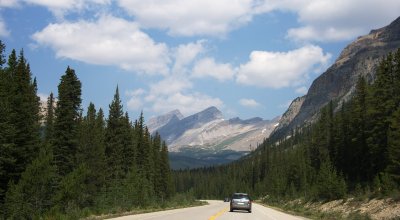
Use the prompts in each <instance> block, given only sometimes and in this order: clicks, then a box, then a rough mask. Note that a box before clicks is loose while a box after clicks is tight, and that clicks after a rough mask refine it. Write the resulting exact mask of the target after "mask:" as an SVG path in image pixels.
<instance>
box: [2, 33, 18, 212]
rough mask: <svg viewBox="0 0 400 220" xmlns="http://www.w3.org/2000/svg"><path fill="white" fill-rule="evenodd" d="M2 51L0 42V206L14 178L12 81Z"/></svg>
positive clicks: (14, 134) (3, 47)
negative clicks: (9, 183)
mask: <svg viewBox="0 0 400 220" xmlns="http://www.w3.org/2000/svg"><path fill="white" fill-rule="evenodd" d="M4 49H5V46H4V44H3V43H2V42H1V41H0V64H1V65H0V152H1V153H0V204H2V203H3V200H4V196H5V192H6V191H7V185H8V182H9V181H10V180H11V179H13V178H15V172H14V167H15V162H16V159H15V153H14V151H15V148H16V147H15V141H14V140H15V136H16V128H15V125H14V124H13V123H12V120H11V118H12V114H13V109H12V108H11V106H12V105H11V101H12V98H13V95H12V93H11V91H12V90H13V87H12V86H13V81H12V78H11V74H10V72H11V71H10V68H9V67H6V68H3V64H4V63H5V60H4V54H3V52H4ZM14 55H15V51H14ZM11 59H15V61H16V56H15V57H12V56H11V55H10V58H9V61H11ZM0 214H1V211H0Z"/></svg>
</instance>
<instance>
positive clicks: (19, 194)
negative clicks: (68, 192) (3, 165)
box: [5, 148, 56, 219]
mask: <svg viewBox="0 0 400 220" xmlns="http://www.w3.org/2000/svg"><path fill="white" fill-rule="evenodd" d="M55 182H56V167H55V166H54V165H53V154H52V151H51V150H50V149H49V148H43V149H42V150H41V151H40V153H39V156H38V157H37V158H36V159H35V160H34V161H33V162H32V163H31V164H30V165H28V167H27V168H26V170H25V171H24V172H23V173H22V175H21V179H20V181H19V182H18V183H17V184H12V185H11V187H10V189H9V190H8V191H7V195H6V203H5V207H6V213H5V216H7V219H33V218H39V217H40V216H42V215H43V214H44V213H45V212H46V211H48V210H49V209H50V208H51V207H52V206H53V205H54V201H53V195H54V193H55Z"/></svg>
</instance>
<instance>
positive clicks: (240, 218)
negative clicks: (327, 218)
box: [113, 200, 306, 220]
mask: <svg viewBox="0 0 400 220" xmlns="http://www.w3.org/2000/svg"><path fill="white" fill-rule="evenodd" d="M207 202H208V203H209V205H205V206H198V207H191V208H183V209H175V210H168V211H160V212H152V213H146V214H139V215H130V216H123V217H118V218H113V219H114V220H139V219H140V220H279V219H284V220H300V219H306V218H303V217H298V216H293V215H289V214H286V213H283V212H279V211H277V210H274V209H271V208H267V207H264V206H261V205H259V204H255V203H253V207H252V213H248V212H247V211H234V212H229V202H223V201H215V200H207Z"/></svg>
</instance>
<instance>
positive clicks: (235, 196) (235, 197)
mask: <svg viewBox="0 0 400 220" xmlns="http://www.w3.org/2000/svg"><path fill="white" fill-rule="evenodd" d="M232 198H233V199H248V200H250V198H249V196H248V195H246V194H233V197H232Z"/></svg>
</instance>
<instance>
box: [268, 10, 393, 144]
mask: <svg viewBox="0 0 400 220" xmlns="http://www.w3.org/2000/svg"><path fill="white" fill-rule="evenodd" d="M399 47H400V17H399V18H397V19H396V20H394V21H393V22H391V23H390V24H389V25H387V26H385V27H382V28H379V29H376V30H371V31H370V33H369V34H367V35H364V36H361V37H358V38H357V39H356V40H354V41H353V42H352V43H350V44H349V45H347V46H346V47H345V48H344V49H343V50H342V52H341V53H340V55H339V57H338V58H337V59H336V60H335V63H334V64H332V65H331V66H330V67H329V68H328V69H327V70H326V71H325V72H324V73H322V74H321V75H320V76H319V77H317V78H316V79H315V80H314V81H313V83H312V84H311V86H310V88H309V90H308V92H307V94H306V95H305V96H304V100H303V102H302V103H301V105H300V108H299V109H298V111H297V114H295V116H294V117H293V115H292V116H291V120H287V119H288V118H285V117H282V119H281V120H286V121H285V123H282V122H283V121H280V124H285V125H280V126H278V127H277V129H275V130H274V132H273V134H272V136H274V137H277V136H280V137H282V136H284V135H288V133H289V132H290V131H291V130H292V129H296V128H297V127H299V126H302V125H304V124H307V123H312V122H313V121H315V119H316V118H317V117H318V112H319V110H320V109H321V108H322V107H323V106H325V105H326V104H328V103H329V102H330V101H335V102H337V103H343V102H346V101H347V100H349V98H350V97H351V96H352V95H353V92H354V89H355V85H356V82H357V80H358V77H359V76H362V77H365V79H366V80H367V81H368V82H372V81H373V80H374V79H375V71H376V67H377V65H378V63H379V61H380V60H381V59H382V57H384V56H386V55H387V54H388V53H390V52H394V50H395V49H397V48H399ZM297 107H298V106H297ZM288 110H290V107H289V109H288Z"/></svg>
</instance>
